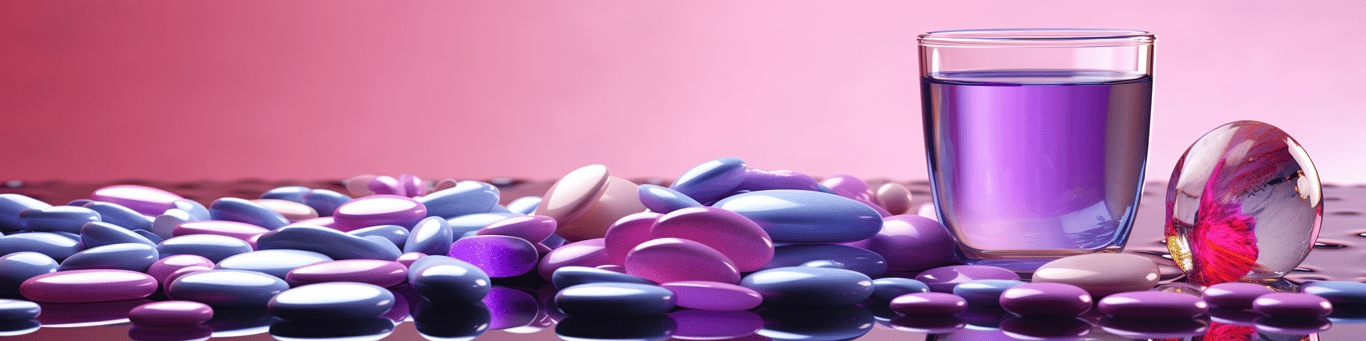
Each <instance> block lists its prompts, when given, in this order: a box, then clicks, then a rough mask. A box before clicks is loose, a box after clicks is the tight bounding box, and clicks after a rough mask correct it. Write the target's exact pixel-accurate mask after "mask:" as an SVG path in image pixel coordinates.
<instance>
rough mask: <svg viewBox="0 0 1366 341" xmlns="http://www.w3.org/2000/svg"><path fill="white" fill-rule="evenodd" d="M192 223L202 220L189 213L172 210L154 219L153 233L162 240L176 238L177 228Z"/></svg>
mask: <svg viewBox="0 0 1366 341" xmlns="http://www.w3.org/2000/svg"><path fill="white" fill-rule="evenodd" d="M206 220H207V219H206ZM191 221H200V219H199V218H196V217H195V216H194V215H192V214H190V213H189V212H186V211H183V210H180V209H177V208H172V209H169V210H166V212H163V213H161V215H159V216H157V217H156V218H155V219H152V233H155V234H156V235H157V236H158V237H161V239H168V238H171V237H175V235H174V232H175V227H176V226H180V224H184V223H186V222H191Z"/></svg>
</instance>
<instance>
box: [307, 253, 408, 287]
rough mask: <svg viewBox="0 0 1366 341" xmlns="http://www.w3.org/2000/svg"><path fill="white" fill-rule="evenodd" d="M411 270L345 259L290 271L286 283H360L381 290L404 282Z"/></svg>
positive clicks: (362, 260) (385, 263)
mask: <svg viewBox="0 0 1366 341" xmlns="http://www.w3.org/2000/svg"><path fill="white" fill-rule="evenodd" d="M407 276H408V267H406V266H403V264H399V263H398V262H394V261H384V260H378V259H343V260H337V261H330V262H321V263H315V264H310V265H305V266H302V267H299V268H298V269H294V270H293V271H290V272H289V274H287V275H286V276H285V282H288V283H289V284H290V285H294V286H297V285H301V284H310V283H321V282H359V283H367V284H373V285H377V286H380V287H391V286H394V285H397V284H399V283H403V281H404V279H405V278H407Z"/></svg>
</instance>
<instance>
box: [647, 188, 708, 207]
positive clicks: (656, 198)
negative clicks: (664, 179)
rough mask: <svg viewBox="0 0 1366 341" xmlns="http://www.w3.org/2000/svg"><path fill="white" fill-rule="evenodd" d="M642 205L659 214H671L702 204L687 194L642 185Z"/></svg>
mask: <svg viewBox="0 0 1366 341" xmlns="http://www.w3.org/2000/svg"><path fill="white" fill-rule="evenodd" d="M640 203H641V204H644V205H645V208H648V209H650V211H654V212H657V213H669V212H673V211H675V210H678V209H682V208H688V207H699V206H702V204H701V203H699V202H697V200H693V198H691V197H688V196H687V195H686V194H683V193H679V192H678V191H675V190H672V189H669V188H668V187H661V186H656V185H649V184H646V185H640Z"/></svg>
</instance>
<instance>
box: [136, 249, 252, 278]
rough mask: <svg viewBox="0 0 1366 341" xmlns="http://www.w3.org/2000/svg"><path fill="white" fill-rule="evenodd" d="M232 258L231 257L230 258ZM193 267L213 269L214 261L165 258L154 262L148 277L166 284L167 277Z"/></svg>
mask: <svg viewBox="0 0 1366 341" xmlns="http://www.w3.org/2000/svg"><path fill="white" fill-rule="evenodd" d="M229 258H231V257H229ZM191 266H203V267H207V268H210V269H212V268H213V267H214V264H213V261H211V260H209V259H208V258H204V257H203V256H199V255H174V256H170V257H165V258H161V259H158V260H157V261H155V262H152V265H151V266H148V267H147V272H146V273H147V275H149V276H152V278H156V279H157V283H166V282H167V281H166V277H167V276H170V275H171V273H173V272H176V270H180V269H183V268H187V267H191Z"/></svg>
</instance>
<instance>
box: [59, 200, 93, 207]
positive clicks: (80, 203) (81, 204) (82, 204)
mask: <svg viewBox="0 0 1366 341" xmlns="http://www.w3.org/2000/svg"><path fill="white" fill-rule="evenodd" d="M91 202H94V200H90V199H76V200H72V201H71V202H68V203H66V206H76V207H85V204H89V203H91Z"/></svg>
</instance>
